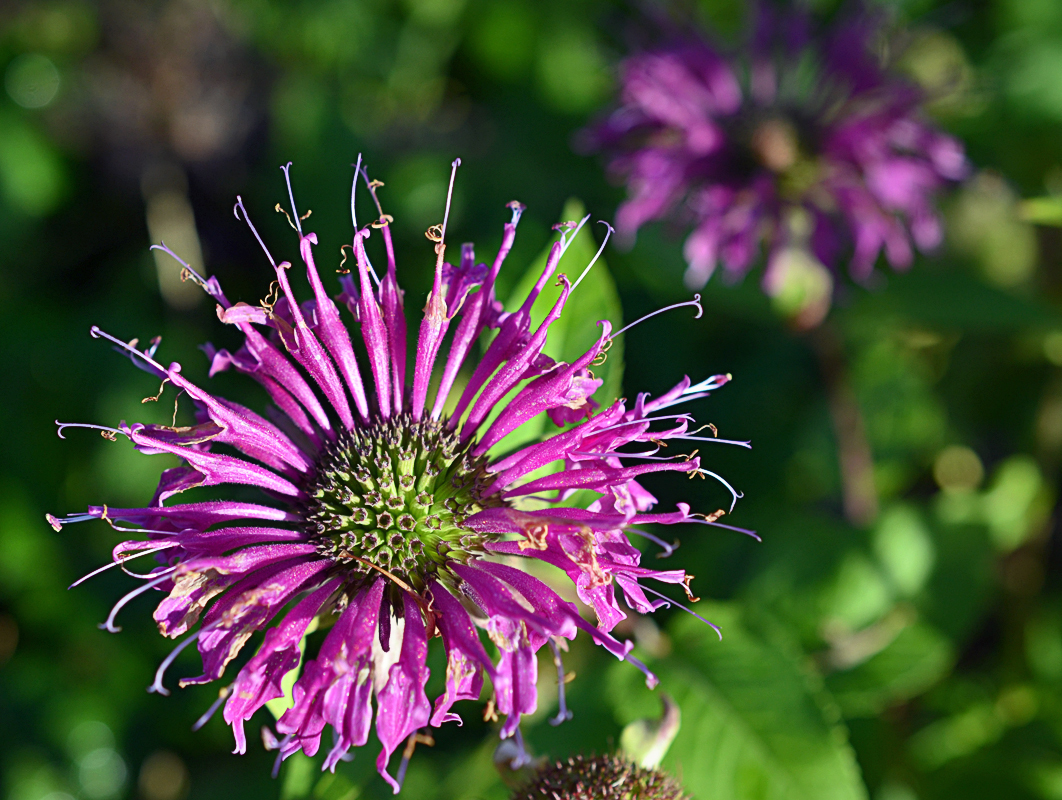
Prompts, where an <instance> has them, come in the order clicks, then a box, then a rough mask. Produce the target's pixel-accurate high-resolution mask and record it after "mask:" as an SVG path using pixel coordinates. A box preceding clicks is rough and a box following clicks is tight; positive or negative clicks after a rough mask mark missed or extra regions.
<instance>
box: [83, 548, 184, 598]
mask: <svg viewBox="0 0 1062 800" xmlns="http://www.w3.org/2000/svg"><path fill="white" fill-rule="evenodd" d="M178 544H179V543H178V542H167V543H166V544H164V545H163V546H162V547H155V548H153V549H151V550H141V551H140V552H139V553H137V554H136V555H135V556H127V557H126V558H120V559H118V560H117V561H112V562H110V563H109V564H104V565H103V566H102V567H99V568H98V569H94V570H92V572H90V573H89V574H88V575H84V576H82V577H80V578H78V579H77V580H76V581H74V582H73V583H72V584H70V585H69V586H67V587H66V588H67V589H68V590H69V589H73V588H74V587H75V586H80V585H81V584H82V583H84V582H85V581H87V580H88V579H89V578H94V577H95V576H97V575H99V574H100V573H101V572H106V571H107V570H109V569H111V568H112V567H120V566H122V565H123V564H124V563H125V562H126V561H132V560H133V559H134V558H140V556H146V555H151V554H152V553H158V552H161V551H162V550H169V549H170V548H171V547H176V546H177V545H178ZM122 572H125V574H126V575H130V576H132V577H134V578H154V577H155V574H150V573H149V574H147V575H139V574H137V573H135V572H127V571H126V570H125V569H123V570H122ZM156 574H157V573H156Z"/></svg>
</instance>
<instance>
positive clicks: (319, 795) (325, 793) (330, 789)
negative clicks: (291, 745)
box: [280, 753, 361, 800]
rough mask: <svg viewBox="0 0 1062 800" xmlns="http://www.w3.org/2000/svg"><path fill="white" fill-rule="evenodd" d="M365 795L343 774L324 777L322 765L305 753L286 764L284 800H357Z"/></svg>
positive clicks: (281, 790) (325, 775)
mask: <svg viewBox="0 0 1062 800" xmlns="http://www.w3.org/2000/svg"><path fill="white" fill-rule="evenodd" d="M360 795H361V791H360V790H359V789H358V787H357V786H355V785H354V784H353V783H351V781H350V779H349V778H348V777H346V776H345V775H342V774H337V773H331V772H325V773H323V774H322V773H321V769H320V763H319V762H315V761H314V760H313V759H312V758H308V757H307V756H305V755H303V754H302V753H295V755H293V756H291V757H290V758H288V759H287V761H285V762H284V782H283V783H282V784H281V788H280V800H357V798H358V797H359V796H360Z"/></svg>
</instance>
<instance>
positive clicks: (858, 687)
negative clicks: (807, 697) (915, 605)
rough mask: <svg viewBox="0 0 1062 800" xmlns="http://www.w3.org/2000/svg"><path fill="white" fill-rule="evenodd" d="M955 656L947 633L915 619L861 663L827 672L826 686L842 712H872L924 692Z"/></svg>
mask: <svg viewBox="0 0 1062 800" xmlns="http://www.w3.org/2000/svg"><path fill="white" fill-rule="evenodd" d="M954 658H955V653H954V649H953V648H952V646H951V642H949V641H948V639H947V637H945V636H944V635H943V634H942V633H940V631H938V630H937V629H936V628H934V627H933V626H931V625H928V624H926V623H924V622H915V623H914V624H913V625H908V626H907V627H905V628H904V629H903V630H901V631H900V633H899V634H898V635H897V636H896V638H895V639H893V641H892V642H891V643H890V644H889V645H888V646H887V647H885V648H883V649H882V650H881V651H880V652H879V653H876V654H875V655H874V656H872V657H871V658H869V659H867V660H866V661H864V662H863V663H862V664H859V665H858V666H856V667H853V668H852V669H848V670H844V671H843V672H835V673H833V674H831V675H829V676H827V678H826V686H827V688H829V690H830V692H831V693H832V694H833V696H834V698H835V699H836V700H837V703H838V705H840V707H841V710H842V711H844V713H845V716H849V717H857V716H871V715H874V714H877V713H878V712H880V711H881V710H882V709H884V708H887V707H888V706H890V705H893V704H895V703H900V702H903V701H904V700H907V699H909V698H911V697H914V696H916V695H919V694H921V693H922V692H924V691H925V690H926V689H928V688H929V687H930V686H932V685H933V684H934V683H936V682H937V681H938V680H940V679H941V678H942V677H944V675H946V674H947V673H948V671H949V670H950V669H951V665H952V663H953V661H954Z"/></svg>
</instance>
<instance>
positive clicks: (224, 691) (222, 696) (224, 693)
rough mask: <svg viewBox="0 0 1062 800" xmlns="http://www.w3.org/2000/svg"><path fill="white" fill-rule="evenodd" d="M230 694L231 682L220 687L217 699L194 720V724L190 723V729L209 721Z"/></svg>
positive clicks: (195, 729) (197, 727)
mask: <svg viewBox="0 0 1062 800" xmlns="http://www.w3.org/2000/svg"><path fill="white" fill-rule="evenodd" d="M230 694H232V684H231V683H230V684H229V685H228V686H223V687H222V688H221V690H220V691H219V692H218V699H217V700H215V701H214V702H213V703H211V704H210V708H208V709H207V710H206V711H204V712H203V715H202V716H201V717H200V718H199V719H197V720H196V721H195V724H194V725H192V730H193V731H197V730H199V729H200V728H202V727H203V726H204V725H206V724H207V723H208V722H210V718H211V717H212V716H214V714H215V713H216V712H217V710H218V709H219V708H221V704H222V703H224V702H225V701H226V700H228V699H229V695H230Z"/></svg>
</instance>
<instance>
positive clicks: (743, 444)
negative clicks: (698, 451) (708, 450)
mask: <svg viewBox="0 0 1062 800" xmlns="http://www.w3.org/2000/svg"><path fill="white" fill-rule="evenodd" d="M670 438H673V439H684V440H686V441H690V442H715V443H717V444H736V445H737V446H738V447H744V448H745V449H747V450H751V449H752V442H740V441H738V440H737V439H718V438H716V437H715V436H686V435H685V434H681V433H680V434H676V435H675V436H673V437H670Z"/></svg>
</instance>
